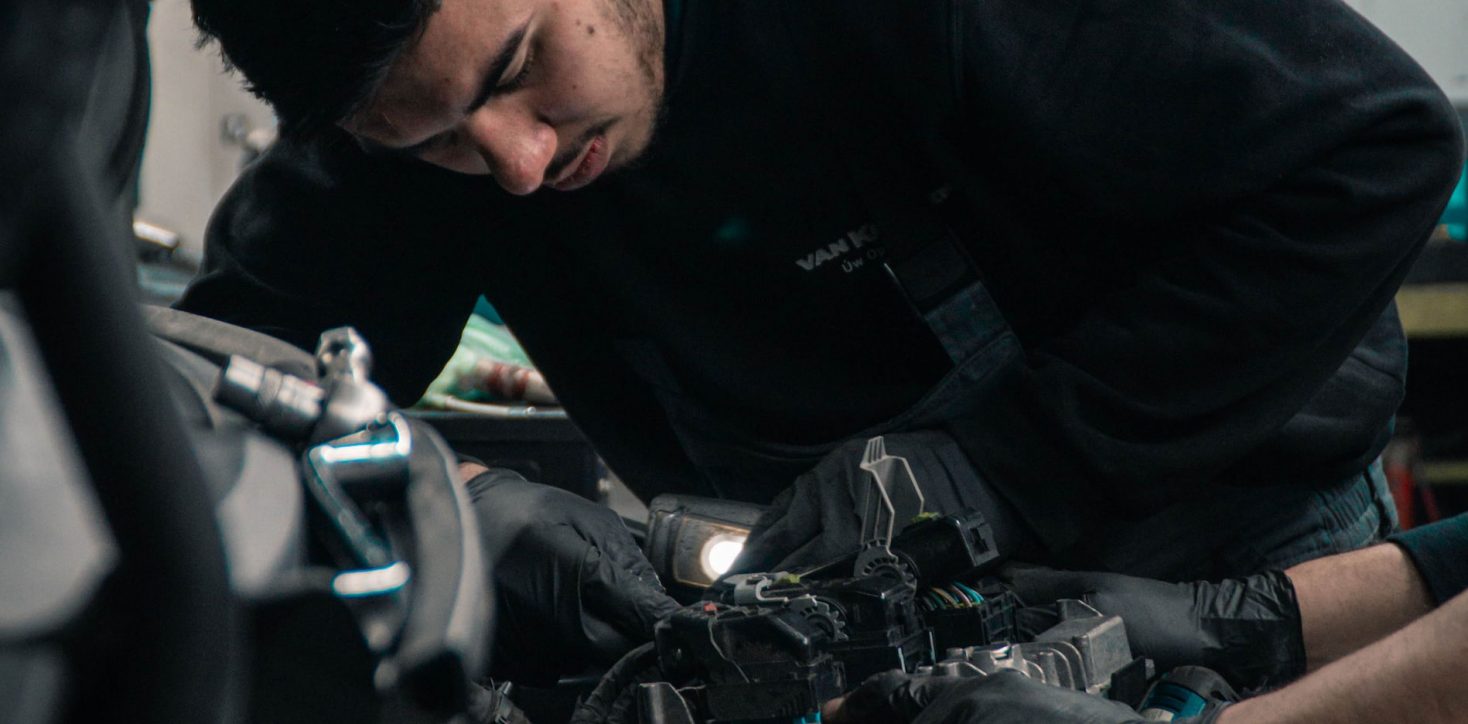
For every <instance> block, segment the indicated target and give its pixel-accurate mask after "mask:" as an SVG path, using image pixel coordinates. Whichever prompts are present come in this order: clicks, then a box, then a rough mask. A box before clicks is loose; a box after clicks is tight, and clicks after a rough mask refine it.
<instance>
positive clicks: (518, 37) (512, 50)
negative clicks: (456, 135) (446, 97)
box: [464, 20, 530, 113]
mask: <svg viewBox="0 0 1468 724" xmlns="http://www.w3.org/2000/svg"><path fill="white" fill-rule="evenodd" d="M529 28H530V21H529V20H526V21H525V22H524V23H521V25H520V27H518V28H515V31H514V32H512V33H510V35H509V37H507V38H505V42H503V43H500V49H499V52H497V53H495V54H494V57H493V58H491V59H490V61H489V69H488V70H486V71H485V73H484V80H483V82H482V83H481V84H480V86H479V92H478V93H475V94H474V100H472V101H470V102H469V105H468V106H465V107H464V112H465V113H473V112H474V111H476V110H478V109H479V107H480V106H482V105H484V104H485V103H488V102H489V99H490V98H492V97H494V94H495V91H497V90H499V85H500V79H502V78H504V77H505V71H507V70H509V69H510V63H513V62H515V54H516V52H517V51H519V50H520V44H521V43H522V42H524V40H525V33H526V32H527V31H528V30H529Z"/></svg>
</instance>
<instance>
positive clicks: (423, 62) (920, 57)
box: [181, 0, 1463, 649]
mask: <svg viewBox="0 0 1468 724" xmlns="http://www.w3.org/2000/svg"><path fill="white" fill-rule="evenodd" d="M194 8H195V13H196V19H197V20H198V22H199V25H200V27H201V28H202V29H203V30H204V32H205V33H206V34H207V35H209V36H212V37H214V38H216V39H217V40H218V42H219V44H220V46H221V48H222V51H223V53H224V54H225V56H226V57H227V59H228V60H229V61H230V62H231V63H232V64H233V65H234V66H235V67H236V68H238V69H239V70H240V71H241V72H242V73H243V74H244V76H245V77H246V78H247V79H248V81H249V83H250V86H251V88H252V89H253V90H254V91H255V92H256V93H257V94H258V95H260V96H261V97H262V98H264V99H266V100H267V101H268V102H270V103H271V104H272V105H273V106H274V107H275V109H276V111H277V113H278V114H279V116H280V118H281V123H282V132H283V135H284V140H283V141H282V142H281V143H280V144H278V145H277V146H276V147H275V148H274V149H272V150H271V151H270V152H269V153H267V154H266V155H265V157H264V158H263V159H262V160H261V161H260V162H258V163H257V164H255V165H254V166H253V167H252V168H251V169H249V170H248V171H247V172H246V173H245V174H244V176H243V177H242V178H241V179H240V180H239V181H238V182H237V184H236V185H235V187H234V188H233V189H232V191H231V192H230V193H229V195H228V196H227V198H226V199H225V200H224V202H223V203H222V205H221V207H220V208H219V209H218V211H217V212H216V214H215V216H214V218H213V220H212V222H211V226H210V232H209V239H208V258H207V261H206V269H205V271H204V273H203V274H202V275H201V276H200V277H199V278H198V279H196V280H195V281H194V283H193V284H192V286H191V287H190V289H189V290H188V292H187V294H186V296H185V297H184V299H183V300H182V302H181V307H182V308H183V309H186V310H189V311H193V312H198V313H201V314H205V315H208V316H213V317H216V318H219V319H222V320H225V321H229V322H233V323H235V324H239V325H243V326H246V327H250V328H254V329H257V330H261V331H264V332H267V333H270V334H273V335H276V336H279V337H281V338H283V339H286V340H288V341H291V342H293V343H295V344H298V345H302V346H306V345H309V344H310V342H311V341H312V340H314V339H315V338H316V335H317V334H318V333H319V332H320V331H321V330H322V329H325V328H328V327H331V326H335V325H340V324H352V325H354V326H356V327H357V328H358V329H360V330H361V331H362V332H363V334H364V335H365V336H366V338H367V339H368V340H369V341H370V342H371V343H372V344H373V348H374V350H376V351H377V353H378V357H379V363H378V368H377V369H378V371H379V382H380V383H381V384H382V385H383V386H384V387H386V388H387V389H388V390H389V392H390V393H391V394H393V396H394V397H395V399H396V400H397V401H398V402H400V403H404V404H407V403H411V402H412V401H413V400H415V399H416V398H417V396H418V395H419V394H420V392H421V391H422V390H423V389H424V387H425V386H426V385H427V383H428V382H429V380H430V379H431V378H433V376H434V375H435V374H436V373H437V372H438V371H439V369H440V368H441V366H442V364H443V363H444V362H445V360H447V359H448V357H449V356H450V354H451V353H452V351H453V349H454V346H455V344H456V342H457V340H458V338H459V335H460V331H461V329H462V326H463V323H464V320H465V318H466V316H467V315H468V314H469V311H470V309H471V308H472V306H473V305H474V303H475V300H476V299H477V297H478V295H480V294H481V293H482V294H485V295H487V296H488V297H489V298H490V299H491V300H492V301H493V302H494V303H495V305H496V307H497V308H498V309H499V311H500V312H501V313H502V315H503V317H504V318H505V320H506V321H507V322H508V323H509V324H510V326H511V327H512V328H513V329H514V330H515V332H516V334H517V336H518V337H519V339H520V341H521V342H522V343H523V344H524V346H525V348H526V349H527V351H528V352H529V354H530V355H531V357H533V358H534V360H535V361H536V363H537V365H538V366H539V368H540V369H541V370H542V371H543V372H544V373H545V375H546V378H547V380H548V381H549V382H550V384H551V386H552V387H554V389H555V390H556V392H557V394H558V396H559V397H560V399H561V400H562V402H563V403H564V404H565V406H566V408H567V410H568V411H569V412H570V414H571V415H572V417H573V419H574V420H575V421H576V423H577V424H578V426H579V427H580V428H581V430H582V431H583V432H585V433H586V435H587V436H588V437H589V438H590V439H591V440H592V441H593V443H594V444H595V445H596V447H597V450H598V451H599V452H600V453H601V454H602V456H603V457H604V458H605V459H606V460H607V462H608V463H609V465H610V466H611V467H612V469H614V470H616V471H617V472H618V474H619V475H620V476H621V477H622V478H623V479H624V480H625V481H626V482H627V483H628V484H629V486H630V487H632V489H633V490H634V491H635V492H637V493H638V494H640V495H641V496H642V497H643V498H644V499H646V498H649V497H651V496H652V495H655V494H657V493H659V492H684V493H692V494H703V495H716V496H723V497H731V498H738V499H744V500H753V501H759V502H769V501H772V500H773V501H774V506H773V508H772V511H771V513H770V514H769V515H768V516H767V517H766V518H765V519H764V520H763V521H761V524H760V525H759V526H757V530H756V532H755V534H754V535H753V537H752V539H751V542H750V545H749V546H748V548H747V549H746V551H745V554H744V555H743V557H742V558H741V561H740V563H739V565H740V566H741V567H743V568H745V569H764V570H770V569H772V568H775V567H777V566H783V565H789V564H791V563H794V562H800V561H813V560H820V559H822V558H826V557H833V556H834V555H835V554H836V553H839V552H844V551H845V550H846V549H847V548H849V547H850V546H851V545H853V544H854V542H855V541H856V540H857V538H856V527H857V520H856V515H855V514H854V513H853V512H852V510H853V508H854V505H853V501H854V495H853V492H852V485H853V484H854V483H856V482H857V481H859V480H861V479H862V477H863V476H862V474H861V471H860V470H859V468H858V466H857V461H858V460H859V455H860V453H861V450H862V447H863V442H864V440H865V439H866V438H867V437H870V436H872V435H876V434H885V435H887V446H888V450H889V451H891V452H892V453H894V454H897V455H902V456H904V457H906V458H908V459H909V460H910V461H912V462H913V464H914V466H915V468H916V469H917V471H918V478H919V479H920V480H921V481H923V485H924V487H925V492H926V493H927V496H928V499H927V503H928V506H929V508H937V509H940V510H951V509H953V508H956V507H961V506H966V507H977V508H979V509H981V510H983V511H984V512H985V513H986V514H988V516H989V517H990V519H991V520H992V521H993V522H994V523H995V525H996V529H997V530H998V532H999V536H1000V544H1001V548H1002V549H1004V550H1006V551H1008V552H1014V553H1017V554H1022V555H1024V556H1026V557H1028V558H1030V559H1033V560H1041V561H1047V562H1050V563H1053V564H1058V565H1064V566H1065V567H1068V568H1081V569H1093V568H1096V569H1104V570H1109V571H1116V572H1123V573H1128V574H1133V575H1145V576H1149V577H1158V578H1166V579H1171V580H1191V579H1195V578H1204V577H1208V578H1214V577H1222V576H1231V575H1242V574H1247V573H1251V572H1255V571H1260V570H1266V569H1269V568H1281V567H1286V566H1290V565H1293V564H1296V563H1299V562H1300V561H1303V560H1307V559H1310V558H1314V557H1318V556H1322V555H1326V554H1330V553H1336V552H1341V551H1345V550H1350V549H1353V548H1357V547H1360V546H1363V545H1366V544H1368V543H1370V542H1372V541H1375V540H1378V539H1379V538H1380V537H1381V536H1382V535H1385V534H1387V533H1389V532H1390V531H1391V530H1392V529H1393V528H1394V526H1395V519H1394V513H1393V510H1392V507H1391V504H1390V502H1389V499H1388V497H1387V495H1386V493H1385V487H1384V480H1383V478H1382V474H1381V470H1380V467H1379V465H1378V464H1376V463H1374V462H1373V461H1374V460H1375V458H1376V455H1377V453H1378V452H1379V451H1380V450H1381V448H1382V446H1383V445H1384V444H1385V441H1386V440H1387V438H1388V437H1389V434H1390V421H1391V419H1392V415H1393V414H1394V411H1395V408H1396V406H1397V404H1398V402H1399V400H1400V397H1401V394H1402V376H1403V370H1404V366H1405V345H1404V343H1403V339H1402V334H1401V329H1400V325H1399V323H1398V321H1397V318H1396V314H1395V311H1394V309H1393V308H1392V306H1391V298H1392V295H1393V293H1394V291H1395V289H1396V287H1397V285H1398V284H1399V283H1400V282H1401V280H1402V278H1403V276H1404V275H1405V273H1406V271H1407V269H1408V267H1409V266H1410V264H1411V262H1412V260H1413V259H1414V257H1415V256H1416V254H1417V252H1418V250H1419V249H1420V248H1421V246H1422V244H1423V242H1424V240H1425V239H1426V237H1427V236H1428V233H1429V231H1430V229H1431V227H1432V226H1433V224H1434V223H1435V221H1436V219H1437V218H1438V215H1439V213H1440V212H1441V209H1442V208H1443V205H1444V204H1445V202H1446V200H1447V197H1448V194H1449V192H1450V191H1451V187H1452V184H1453V182H1454V180H1455V179H1456V175H1457V171H1458V169H1459V168H1460V167H1461V163H1462V158H1463V148H1462V143H1463V141H1462V136H1461V131H1460V129H1459V128H1458V124H1457V120H1456V117H1455V116H1454V115H1453V112H1452V110H1451V108H1450V106H1449V105H1448V103H1447V101H1446V100H1445V98H1444V97H1443V96H1442V94H1441V92H1440V91H1439V90H1438V89H1437V88H1436V87H1435V86H1434V85H1433V84H1432V82H1431V81H1430V80H1429V79H1428V78H1427V76H1426V75H1425V73H1424V72H1423V71H1422V70H1421V69H1420V68H1418V67H1417V66H1416V65H1415V64H1414V63H1413V62H1412V61H1411V60H1410V59H1409V58H1408V57H1407V56H1406V54H1405V53H1403V52H1402V51H1401V50H1400V49H1399V48H1397V47H1396V46H1395V45H1393V44H1392V43H1391V42H1390V41H1389V40H1387V39H1386V38H1385V37H1384V36H1383V35H1382V34H1381V33H1380V32H1379V31H1377V30H1376V29H1375V28H1373V27H1372V26H1371V25H1370V24H1369V23H1367V22H1366V21H1364V20H1363V19H1362V18H1360V17H1359V16H1357V15H1356V14H1355V13H1354V12H1352V11H1351V10H1349V9H1348V8H1346V7H1345V6H1344V5H1342V4H1340V3H1339V2H1336V1H1335V0H1304V1H1302V2H1297V3H1288V4H1285V3H1277V2H1271V1H1268V0H1235V1H1233V2H1228V3H1198V2H1189V1H1187V0H1159V1H1157V2H1151V3H1110V2H1100V1H1099V0H1098V1H1083V0H1070V1H1063V0H1047V1H1045V2H1033V1H1025V2H1020V1H1018V0H997V1H993V2H974V1H972V0H920V1H919V2H902V3H898V2H879V1H877V0H866V1H863V2H859V3H852V2H849V1H842V2H835V1H834V0H814V1H810V2H800V3H776V4H771V3H758V2H753V1H750V0H721V1H720V2H710V1H709V0H442V2H441V3H440V2H435V1H432V0H371V1H370V2H355V1H354V2H345V1H344V0H343V1H340V2H313V3H299V2H294V1H287V0H270V1H265V0H251V1H250V2H243V1H242V0H194ZM654 136H656V140H655V141H654V140H653V139H654ZM543 186H545V187H549V188H550V189H552V190H553V191H564V192H568V193H545V192H542V193H533V194H532V192H534V191H537V190H539V189H540V188H541V187H543ZM573 191H574V192H573ZM521 195H526V196H525V197H524V198H517V197H518V196H521ZM818 463H819V465H818ZM487 474H493V473H492V472H491V473H487ZM797 478H798V480H797ZM792 481H796V482H795V484H794V485H793V486H792V485H791V483H792ZM522 484H524V483H523V482H516V485H517V486H518V485H522ZM477 487H479V488H481V489H484V488H491V486H483V485H480V486H477ZM491 489H492V488H491ZM782 491H783V492H782ZM777 494H778V495H777ZM491 497H492V496H491ZM529 497H533V496H529ZM522 502H523V501H522ZM532 502H534V501H532ZM479 508H480V511H481V516H482V520H481V527H482V528H483V530H484V531H485V536H486V539H487V545H488V547H489V548H490V549H492V550H501V551H505V555H520V554H521V553H522V552H524V551H530V550H540V549H542V548H543V549H544V550H547V551H559V552H558V553H557V554H556V555H561V556H570V557H571V558H572V559H573V563H572V564H570V565H563V564H557V566H558V567H557V570H564V571H575V570H577V565H579V564H580V562H581V561H583V560H591V559H593V558H595V559H596V560H603V558H602V552H603V551H607V550H612V551H621V550H623V549H624V548H625V547H626V544H627V542H628V541H630V539H626V540H624V537H623V536H622V535H621V534H616V535H615V536H614V537H615V542H613V541H603V540H599V539H598V538H597V536H598V535H602V534H606V535H613V534H612V533H611V532H610V531H612V530H613V529H614V528H615V526H600V525H597V526H586V525H582V524H581V523H580V522H579V521H580V518H579V516H581V515H582V512H584V511H582V512H575V511H572V510H568V511H566V512H563V511H561V510H560V509H544V508H533V509H521V510H516V509H512V508H511V507H510V506H506V505H499V504H496V503H494V502H493V501H492V500H486V501H481V503H480V505H479ZM537 516H538V519H539V520H540V522H542V523H544V524H545V525H542V526H540V527H541V528H545V527H548V526H552V525H555V526H561V529H570V530H574V531H576V533H577V536H576V541H577V542H576V544H575V545H573V546H570V547H564V546H557V545H550V546H541V547H537V546H527V545H522V544H521V543H520V542H519V540H520V539H519V535H520V533H519V532H518V531H519V530H521V528H520V527H519V526H521V525H522V524H524V523H526V522H527V521H528V520H530V519H536V518H537ZM507 517H509V518H513V520H506V518H507ZM506 540H510V541H512V542H513V544H511V543H506V542H505V541H506ZM634 553H635V551H634ZM619 555H620V554H619ZM629 555H630V554H629ZM621 560H625V558H622V559H621ZM629 565H630V564H629ZM522 568H523V567H522ZM515 569H516V566H513V565H505V564H501V565H499V566H497V567H496V569H495V570H496V571H508V570H515ZM632 578H633V579H635V580H639V581H645V577H643V576H633V577H632ZM556 580H557V581H558V582H559V583H560V584H562V586H552V585H537V586H530V585H527V584H526V583H524V582H522V581H519V580H517V579H513V578H505V577H504V576H500V577H499V583H500V585H501V588H502V589H504V590H508V591H509V592H510V593H511V594H514V595H518V596H520V597H521V599H522V601H521V603H522V605H525V606H526V608H527V612H526V613H525V614H524V618H523V619H522V620H524V621H531V622H540V623H544V624H546V625H545V626H544V627H541V628H544V629H545V630H550V629H551V628H552V627H554V626H555V625H556V624H557V623H561V624H565V625H573V626H574V624H575V622H576V621H578V620H584V618H581V617H582V616H583V613H584V612H581V611H580V610H579V607H580V606H581V605H582V604H581V602H583V601H588V600H591V599H590V595H591V594H589V593H588V592H587V591H586V590H584V589H581V590H579V591H578V592H579V594H580V595H566V594H568V593H569V591H568V590H567V589H566V588H565V587H564V586H574V585H575V584H573V583H571V582H570V581H569V580H562V579H556ZM654 588H655V584H653V583H648V584H647V589H648V591H649V593H648V595H647V596H644V597H641V598H639V599H638V600H641V601H644V602H652V601H658V600H660V599H658V598H657V596H655V595H653V594H654V593H655V591H654V590H653V589H654ZM531 602H538V604H537V605H530V604H531ZM638 605H643V604H638ZM661 605H662V604H661V603H658V604H652V603H647V604H646V606H647V607H650V608H659V607H661ZM558 607H559V609H566V608H568V607H569V608H570V609H571V610H570V611H569V612H566V613H564V614H556V613H548V612H553V611H557V610H558ZM537 616H539V617H541V618H537ZM547 616H548V617H550V620H546V619H545V617H547ZM613 618H616V619H617V620H619V621H623V622H626V621H647V620H650V619H651V618H652V616H651V615H647V613H646V612H643V613H639V614H637V615H623V616H617V617H613ZM614 628H615V627H614ZM621 632H622V633H623V634H626V631H625V629H622V630H621ZM643 633H645V631H644V632H643ZM591 639H592V640H591V643H592V644H593V645H596V643H597V640H596V637H595V636H591ZM540 648H541V649H545V648H547V647H544V646H542V647H540ZM608 648H615V647H608Z"/></svg>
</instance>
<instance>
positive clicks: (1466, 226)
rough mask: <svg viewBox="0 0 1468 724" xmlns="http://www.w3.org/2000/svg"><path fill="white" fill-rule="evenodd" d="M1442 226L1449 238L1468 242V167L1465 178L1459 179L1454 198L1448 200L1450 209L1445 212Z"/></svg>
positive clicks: (1464, 173) (1464, 170)
mask: <svg viewBox="0 0 1468 724" xmlns="http://www.w3.org/2000/svg"><path fill="white" fill-rule="evenodd" d="M1442 225H1443V228H1445V229H1446V230H1447V232H1448V238H1450V239H1453V240H1454V241H1468V166H1464V167H1463V176H1462V177H1461V178H1459V179H1458V189H1457V190H1456V191H1454V192H1453V197H1452V198H1451V199H1449V200H1448V208H1447V209H1446V210H1445V211H1443V219H1442Z"/></svg>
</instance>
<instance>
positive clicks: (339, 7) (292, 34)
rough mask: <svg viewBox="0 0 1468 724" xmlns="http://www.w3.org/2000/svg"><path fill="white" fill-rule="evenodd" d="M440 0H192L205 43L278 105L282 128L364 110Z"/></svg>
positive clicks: (300, 129) (302, 131)
mask: <svg viewBox="0 0 1468 724" xmlns="http://www.w3.org/2000/svg"><path fill="white" fill-rule="evenodd" d="M439 4H440V0H193V7H194V24H195V25H197V26H198V27H199V32H200V38H199V45H200V47H203V46H204V45H207V44H208V43H209V42H210V41H211V40H217V41H218V42H219V47H220V52H221V55H222V56H223V58H224V62H225V64H226V66H227V67H229V68H230V69H233V70H238V71H239V72H240V73H242V74H244V76H245V87H246V88H248V89H249V90H250V92H251V93H254V94H255V95H256V96H258V97H259V98H260V99H261V100H264V101H265V102H266V103H269V104H270V105H271V106H272V107H274V108H275V113H276V115H277V116H279V118H280V127H281V133H282V134H283V135H289V136H296V137H301V136H310V135H315V134H318V133H320V132H321V131H322V130H324V129H326V128H328V127H329V126H331V125H333V124H336V123H338V122H340V121H342V120H344V119H346V118H347V117H349V116H351V115H352V114H353V113H355V112H356V111H358V110H359V109H361V108H362V107H363V106H364V105H366V104H367V103H368V102H369V101H370V100H371V99H372V95H373V94H374V93H375V92H376V90H377V87H378V85H379V84H380V83H381V82H382V78H383V76H384V75H385V74H386V73H387V69H388V67H389V66H390V65H392V62H393V60H394V59H396V58H397V56H398V54H399V53H400V52H402V50H403V49H404V48H405V47H407V46H408V45H409V43H410V42H411V41H412V40H413V39H415V38H416V37H417V36H418V34H419V33H421V32H422V30H423V27H424V25H426V24H427V22H428V17H429V16H430V15H432V14H433V13H434V11H436V10H438V8H439Z"/></svg>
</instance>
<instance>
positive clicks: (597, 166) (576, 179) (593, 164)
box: [546, 133, 611, 191]
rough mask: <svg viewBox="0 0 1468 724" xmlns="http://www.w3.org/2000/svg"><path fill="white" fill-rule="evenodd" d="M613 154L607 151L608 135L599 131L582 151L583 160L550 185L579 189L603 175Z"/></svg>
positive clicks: (558, 187)
mask: <svg viewBox="0 0 1468 724" xmlns="http://www.w3.org/2000/svg"><path fill="white" fill-rule="evenodd" d="M610 157H611V154H609V153H607V137H606V135H605V134H601V133H598V134H597V135H596V137H595V138H592V139H591V142H589V143H587V144H586V150H585V151H584V152H582V155H581V161H580V163H577V164H576V165H575V166H574V167H573V168H572V170H571V172H570V173H569V174H567V175H565V176H563V177H561V178H558V179H556V180H555V181H552V182H549V183H547V184H546V186H549V187H551V188H553V189H555V190H557V191H571V190H574V189H579V188H581V187H582V186H585V185H587V184H589V183H591V182H592V181H595V180H596V177H597V176H600V175H601V172H602V171H605V170H606V168H607V161H608V160H610Z"/></svg>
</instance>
